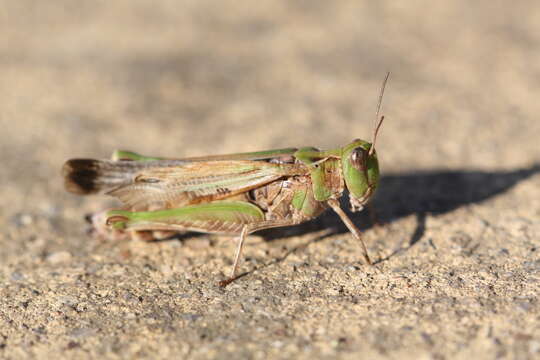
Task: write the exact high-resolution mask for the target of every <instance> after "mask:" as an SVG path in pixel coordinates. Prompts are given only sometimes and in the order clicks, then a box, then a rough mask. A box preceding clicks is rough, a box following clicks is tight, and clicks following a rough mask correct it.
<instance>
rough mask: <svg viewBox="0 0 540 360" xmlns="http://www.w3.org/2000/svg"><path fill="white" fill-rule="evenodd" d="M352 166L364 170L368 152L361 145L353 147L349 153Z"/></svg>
mask: <svg viewBox="0 0 540 360" xmlns="http://www.w3.org/2000/svg"><path fill="white" fill-rule="evenodd" d="M350 159H351V164H352V166H353V167H354V168H355V169H356V170H358V171H366V168H367V159H368V152H367V151H366V150H364V149H363V148H361V147H357V148H355V149H354V150H353V151H352V152H351V155H350Z"/></svg>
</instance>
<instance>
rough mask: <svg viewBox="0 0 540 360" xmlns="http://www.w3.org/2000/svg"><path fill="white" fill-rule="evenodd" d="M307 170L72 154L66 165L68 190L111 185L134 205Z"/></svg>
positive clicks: (187, 198)
mask: <svg viewBox="0 0 540 360" xmlns="http://www.w3.org/2000/svg"><path fill="white" fill-rule="evenodd" d="M306 172H307V170H306V168H305V167H304V166H302V165H300V164H280V163H277V164H276V163H270V162H265V161H250V160H220V161H196V162H186V161H171V160H156V161H149V162H135V161H107V160H105V161H100V160H70V161H69V162H68V163H66V165H65V166H64V175H65V177H66V187H67V188H68V190H71V191H73V192H77V193H92V192H98V191H103V190H105V191H107V190H109V191H108V192H107V194H109V195H112V196H114V197H117V198H118V199H120V200H121V201H122V202H123V203H124V204H125V207H126V209H130V210H134V211H141V210H146V209H149V208H151V209H152V210H157V209H166V208H171V207H180V206H185V205H189V204H196V203H200V202H204V201H211V200H216V199H223V198H226V197H230V196H234V195H236V194H239V193H243V192H246V191H248V190H250V189H253V188H256V187H258V186H261V185H264V184H267V183H270V182H272V181H274V180H277V179H279V178H281V177H284V176H294V175H303V174H305V173H306Z"/></svg>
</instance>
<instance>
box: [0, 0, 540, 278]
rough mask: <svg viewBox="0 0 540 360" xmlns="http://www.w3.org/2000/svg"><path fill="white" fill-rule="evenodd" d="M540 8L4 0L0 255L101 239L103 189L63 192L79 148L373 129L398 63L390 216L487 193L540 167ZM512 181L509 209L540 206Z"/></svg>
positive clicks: (388, 164) (238, 148)
mask: <svg viewBox="0 0 540 360" xmlns="http://www.w3.org/2000/svg"><path fill="white" fill-rule="evenodd" d="M539 24H540V7H539V6H538V4H537V3H536V2H535V1H520V2H512V3H509V2H505V1H474V2H471V1H452V2H433V1H406V2H380V1H377V2H368V1H362V2H360V1H343V2H334V1H322V0H321V1H265V0H262V1H257V2H238V1H219V2H216V1H206V0H196V1H189V0H186V1H167V0H163V1H142V0H129V1H128V0H118V1H67V0H58V1H54V2H45V1H30V0H21V1H2V2H1V6H0V34H2V35H1V36H0V134H1V135H2V136H1V139H0V162H1V164H2V169H1V171H0V182H1V184H2V187H1V189H0V196H1V198H2V203H3V206H2V207H1V209H0V217H1V225H2V228H3V229H4V230H2V231H3V234H2V238H1V246H2V248H3V250H2V251H0V253H1V254H0V260H2V261H3V262H4V263H5V264H9V266H8V265H6V266H8V267H7V268H6V269H9V270H5V271H6V273H8V272H11V271H12V270H13V269H14V268H16V267H17V266H19V267H24V266H28V267H29V268H35V267H36V266H38V265H37V264H39V262H40V261H42V260H40V259H43V258H46V256H47V254H50V253H54V252H55V251H64V250H65V249H69V251H71V252H72V253H75V254H76V253H77V252H78V251H79V252H80V251H82V250H77V249H81V248H85V247H86V249H87V250H88V249H91V248H92V247H91V246H92V245H89V243H90V244H92V241H91V240H89V239H88V238H86V237H84V236H83V235H84V234H83V226H82V220H81V219H82V216H83V215H84V214H85V213H87V212H89V211H92V210H98V209H100V208H102V207H103V206H104V199H103V198H89V199H82V198H79V197H75V196H73V195H71V194H67V193H65V191H64V190H63V184H62V179H61V176H60V168H61V166H62V164H63V162H64V161H65V160H67V159H68V158H72V157H97V158H108V157H109V156H110V154H111V152H112V151H113V150H115V149H129V150H133V151H137V152H140V153H143V154H147V155H162V156H170V157H183V156H197V155H205V154H220V153H231V152H245V151H255V150H263V149H272V148H279V147H290V146H298V147H300V146H316V147H319V148H331V147H336V146H342V145H345V144H346V143H348V142H350V141H351V140H353V139H355V138H362V139H366V140H369V139H370V138H371V134H372V129H373V126H374V122H375V109H376V105H377V97H378V93H379V89H380V86H381V83H382V81H383V78H384V76H385V74H386V72H388V71H390V72H391V76H390V80H389V83H388V85H387V87H386V92H385V95H384V99H383V110H382V113H383V114H384V115H385V116H386V120H385V123H384V125H383V127H382V129H381V131H380V136H379V139H378V153H379V158H380V162H381V171H382V173H383V175H385V176H386V180H385V178H383V183H382V185H381V189H380V194H379V200H378V201H379V205H380V206H379V208H380V209H381V210H380V212H381V213H382V219H383V220H384V221H386V222H392V221H394V220H397V219H399V216H407V215H411V216H413V215H414V214H416V213H418V212H420V213H427V212H430V211H432V212H435V213H437V212H439V213H444V212H447V211H450V210H452V209H455V208H457V207H459V206H462V205H467V204H469V205H470V204H473V205H474V204H477V203H479V202H480V201H483V200H486V199H490V198H493V197H494V196H495V195H498V194H502V193H504V192H506V191H507V190H509V189H510V188H511V187H512V186H513V185H515V184H518V183H520V182H522V181H527V179H529V177H530V176H534V175H535V174H536V172H537V171H538V164H539V162H540V148H539V146H538V139H539V136H540V122H539V121H538V116H539V115H538V114H540V101H538V95H539V93H540V92H539V91H540V25H539ZM422 174H424V175H425V176H426V177H422ZM430 176H434V179H435V180H433V178H430ZM411 179H412V180H411ZM426 179H427V180H426ZM430 179H431V180H430ZM533 179H536V180H533V181H536V182H535V183H530V186H529V187H527V189H528V191H533V189H534V188H536V185H534V186H533V184H538V176H536V177H534V178H533ZM385 186H386V190H385ZM452 186H454V187H452ZM433 188H435V189H433ZM423 193H427V194H431V195H425V194H424V195H422V194H423ZM430 196H439V197H440V196H442V197H443V198H442V199H443V201H442V203H441V202H440V201H439V202H438V200H437V199H439V198H437V199H433V198H432V197H430ZM445 196H446V197H445ZM516 196H517V197H512V198H510V197H509V198H506V200H505V199H503V202H502V203H501V204H499V205H498V206H500V208H498V211H499V213H503V214H508V215H509V216H510V213H505V211H511V212H512V213H511V214H517V213H519V214H520V216H523V217H524V218H526V219H529V220H528V221H529V223H532V222H534V221H537V219H538V216H539V215H540V210H539V209H540V205H539V203H538V199H536V200H535V196H531V195H528V193H527V194H522V195H519V196H518V195H516ZM415 199H416V200H415ZM418 199H420V200H418ZM523 200H527V201H523ZM479 206H480V205H479ZM535 219H536V220H535ZM423 221H425V219H424V220H423ZM328 222H330V223H331V224H335V221H334V220H326V223H325V224H327V223H328ZM336 226H337V225H336ZM423 226H424V227H425V224H424V225H423ZM323 227H324V224H323ZM412 229H414V226H413V227H412ZM424 230H425V229H423V228H420V229H418V228H417V231H419V232H420V233H423V231H424ZM344 231H345V230H340V231H339V232H340V233H344ZM420 237H421V236H420ZM420 237H417V238H414V236H413V239H412V240H411V244H412V243H414V242H415V241H418V239H419V238H420ZM24 239H30V240H28V241H27V240H24ZM36 239H37V240H36ZM413 240H414V241H413ZM380 246H381V247H382V246H383V245H380ZM80 254H83V255H84V254H85V253H80ZM214 256H218V255H217V254H214ZM13 264H15V265H13ZM25 264H26V265H25Z"/></svg>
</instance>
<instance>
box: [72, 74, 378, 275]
mask: <svg viewBox="0 0 540 360" xmlns="http://www.w3.org/2000/svg"><path fill="white" fill-rule="evenodd" d="M388 76H389V74H387V75H386V78H385V79H384V82H383V85H382V87H381V92H380V95H379V101H378V105H377V112H376V120H377V123H376V126H375V128H374V131H373V137H372V141H371V142H367V141H364V140H354V141H352V142H351V143H349V144H347V145H345V146H344V147H340V148H336V149H331V150H318V149H316V148H314V147H303V148H299V149H297V148H286V149H277V150H269V151H258V152H249V153H238V154H228V155H213V156H204V157H191V158H180V159H173V158H161V157H150V156H143V155H139V154H137V153H133V152H129V151H115V153H114V154H113V157H112V159H111V160H94V159H71V160H68V161H67V162H66V163H65V164H64V166H63V169H62V172H63V176H64V179H65V187H66V189H67V190H68V191H70V192H72V193H76V194H80V195H87V194H92V193H106V194H108V195H112V196H114V197H116V198H118V199H119V200H120V201H122V203H123V204H124V206H123V207H122V208H121V209H118V210H110V211H108V212H106V213H105V217H106V224H107V226H108V227H110V228H112V229H114V230H120V231H128V232H138V231H195V232H203V233H216V234H227V235H237V236H239V238H238V244H237V248H236V254H235V258H234V263H233V267H232V270H231V273H230V276H229V278H227V279H226V280H224V281H221V282H220V285H221V286H225V285H227V284H229V283H230V282H232V281H233V280H234V279H236V275H237V271H238V265H239V262H240V259H241V255H242V247H243V244H244V241H245V239H246V236H247V235H248V234H251V233H254V232H256V231H259V230H263V229H269V228H274V227H282V226H291V225H297V224H300V223H303V222H305V221H307V220H310V219H313V218H315V217H317V216H319V215H320V214H321V213H322V212H323V211H325V210H326V209H328V208H331V209H333V210H334V211H335V212H336V213H337V214H338V215H339V217H340V218H341V220H342V221H343V223H344V224H345V225H346V226H347V228H348V229H349V230H350V232H351V233H352V234H353V236H354V237H355V238H356V239H357V240H358V241H359V242H360V244H361V248H362V255H363V257H364V259H365V261H366V262H367V263H368V264H371V263H372V262H371V260H370V258H369V255H368V251H367V248H366V246H365V244H364V242H363V240H362V237H361V233H360V231H359V230H358V228H357V227H356V226H355V225H354V223H353V222H352V221H351V219H350V218H349V217H348V216H347V214H346V213H345V212H344V211H343V209H341V207H340V204H339V198H341V196H342V195H343V193H344V190H345V189H347V190H348V192H349V201H350V205H351V211H353V212H355V211H359V210H362V209H363V207H364V206H365V205H366V204H367V203H368V201H369V200H370V198H371V197H372V196H373V194H374V192H375V190H376V188H377V185H378V180H379V164H378V160H377V153H376V151H375V142H376V139H377V134H378V131H379V128H380V126H381V124H382V122H383V120H384V116H381V117H380V118H379V110H380V107H381V101H382V95H383V93H384V88H385V85H386V82H387V80H388Z"/></svg>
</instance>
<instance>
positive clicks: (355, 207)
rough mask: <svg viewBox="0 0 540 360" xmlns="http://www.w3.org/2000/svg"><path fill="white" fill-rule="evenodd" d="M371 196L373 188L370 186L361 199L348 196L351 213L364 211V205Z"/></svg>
mask: <svg viewBox="0 0 540 360" xmlns="http://www.w3.org/2000/svg"><path fill="white" fill-rule="evenodd" d="M372 194H373V188H372V187H371V186H370V187H368V188H367V190H366V192H365V193H364V195H362V197H360V198H357V197H354V196H353V195H352V194H349V203H350V204H351V211H352V212H357V211H361V210H363V209H364V205H366V204H367V203H368V201H369V199H370V198H371V195H372Z"/></svg>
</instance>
